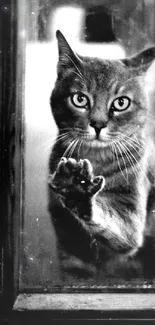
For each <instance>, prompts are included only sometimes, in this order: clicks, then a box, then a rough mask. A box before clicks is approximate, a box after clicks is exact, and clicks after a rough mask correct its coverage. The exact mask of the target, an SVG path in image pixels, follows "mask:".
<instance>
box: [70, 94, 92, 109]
mask: <svg viewBox="0 0 155 325" xmlns="http://www.w3.org/2000/svg"><path fill="white" fill-rule="evenodd" d="M70 99H71V103H72V104H73V105H74V106H75V107H78V108H87V107H88V105H89V99H88V97H87V96H86V95H85V94H83V93H81V92H78V93H75V94H72V95H71V96H70Z"/></svg>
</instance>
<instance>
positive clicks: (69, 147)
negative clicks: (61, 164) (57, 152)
mask: <svg viewBox="0 0 155 325" xmlns="http://www.w3.org/2000/svg"><path fill="white" fill-rule="evenodd" d="M76 141H77V139H74V140H72V141H71V143H70V144H69V146H68V147H67V149H66V150H65V152H64V154H63V157H68V156H69V154H70V150H71V148H72V146H73V145H74V143H75V142H76Z"/></svg>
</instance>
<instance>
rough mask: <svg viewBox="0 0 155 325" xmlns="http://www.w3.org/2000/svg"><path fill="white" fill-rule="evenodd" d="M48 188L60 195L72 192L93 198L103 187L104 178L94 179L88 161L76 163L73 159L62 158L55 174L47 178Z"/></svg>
mask: <svg viewBox="0 0 155 325" xmlns="http://www.w3.org/2000/svg"><path fill="white" fill-rule="evenodd" d="M49 186H50V187H51V188H52V189H53V190H54V191H56V192H57V193H60V194H62V195H63V194H65V193H66V194H67V193H69V192H70V193H71V192H72V193H74V194H75V193H77V194H81V195H88V196H93V195H94V194H96V193H97V192H99V191H100V190H102V188H103V187H104V178H103V176H97V177H94V175H93V170H92V165H91V163H90V161H89V160H88V159H84V160H80V161H78V162H77V161H76V160H75V159H72V158H69V159H67V158H65V157H63V158H61V160H60V162H59V164H58V166H57V169H56V171H55V173H54V174H53V175H51V176H50V177H49Z"/></svg>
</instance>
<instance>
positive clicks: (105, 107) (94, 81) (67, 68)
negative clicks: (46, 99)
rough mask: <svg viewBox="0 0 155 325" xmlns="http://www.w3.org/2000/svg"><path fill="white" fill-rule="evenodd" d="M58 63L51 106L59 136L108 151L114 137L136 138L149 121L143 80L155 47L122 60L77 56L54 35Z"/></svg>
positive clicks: (62, 37)
mask: <svg viewBox="0 0 155 325" xmlns="http://www.w3.org/2000/svg"><path fill="white" fill-rule="evenodd" d="M57 39H58V49H59V62H58V68H57V80H56V83H55V88H54V90H53V92H52V95H51V106H52V111H53V115H54V118H55V121H56V124H57V126H58V128H59V130H60V133H66V132H69V133H70V136H72V137H73V138H75V139H76V138H77V139H82V141H85V143H91V144H92V145H93V144H94V145H96V144H99V145H100V146H103V147H105V146H107V145H109V144H110V143H111V142H112V141H116V139H117V138H119V137H126V139H128V138H129V137H131V136H132V135H135V136H137V137H138V138H139V137H141V136H142V135H143V130H144V128H145V125H146V121H148V120H150V119H151V118H150V117H148V111H149V105H148V96H147V92H146V87H145V86H146V75H147V72H148V70H149V67H150V65H151V63H152V61H153V59H154V58H155V47H152V48H149V49H147V50H144V51H143V52H141V53H139V54H137V55H135V56H133V57H131V58H128V59H123V60H101V59H98V58H91V53H90V57H82V56H79V55H77V54H76V53H74V52H73V50H72V49H71V47H70V46H69V44H68V43H67V41H66V39H65V38H64V36H63V35H62V34H61V32H60V31H57Z"/></svg>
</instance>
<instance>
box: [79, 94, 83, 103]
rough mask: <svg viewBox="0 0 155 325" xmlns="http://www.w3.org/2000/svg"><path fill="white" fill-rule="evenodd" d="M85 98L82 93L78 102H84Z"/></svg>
mask: <svg viewBox="0 0 155 325" xmlns="http://www.w3.org/2000/svg"><path fill="white" fill-rule="evenodd" d="M83 100H84V96H82V95H78V102H79V103H82V102H83Z"/></svg>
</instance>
